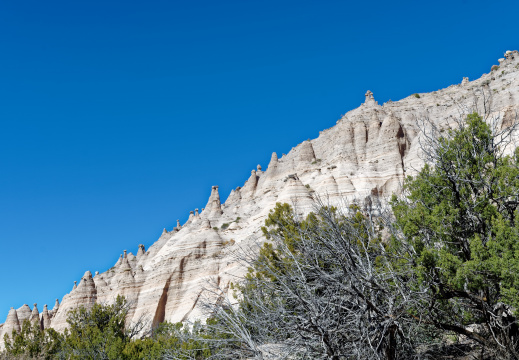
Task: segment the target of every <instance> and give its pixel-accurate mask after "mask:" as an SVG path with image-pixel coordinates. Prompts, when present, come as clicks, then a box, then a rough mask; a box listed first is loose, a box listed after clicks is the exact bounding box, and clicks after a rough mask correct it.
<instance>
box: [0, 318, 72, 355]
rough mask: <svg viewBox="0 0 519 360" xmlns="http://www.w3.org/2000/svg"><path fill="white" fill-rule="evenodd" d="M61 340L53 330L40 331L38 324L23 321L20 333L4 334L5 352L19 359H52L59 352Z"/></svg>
mask: <svg viewBox="0 0 519 360" xmlns="http://www.w3.org/2000/svg"><path fill="white" fill-rule="evenodd" d="M62 340H63V337H62V335H60V334H59V333H57V332H56V331H55V330H54V329H48V330H45V331H42V330H41V329H40V325H39V323H30V322H29V321H28V320H25V321H24V322H23V324H22V329H21V332H20V333H16V332H14V331H13V333H12V334H11V336H8V335H7V334H5V336H4V341H5V342H4V344H5V352H6V354H9V355H12V356H13V357H19V358H37V359H46V360H47V359H52V358H53V357H54V355H56V354H57V353H58V352H59V349H60V344H61V342H62Z"/></svg>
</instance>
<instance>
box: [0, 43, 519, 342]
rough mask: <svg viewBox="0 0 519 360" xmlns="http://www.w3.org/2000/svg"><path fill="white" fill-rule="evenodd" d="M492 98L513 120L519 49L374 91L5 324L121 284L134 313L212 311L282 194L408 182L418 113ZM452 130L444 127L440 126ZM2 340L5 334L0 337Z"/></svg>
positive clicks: (416, 161) (343, 193) (54, 315)
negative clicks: (480, 68) (147, 243)
mask: <svg viewBox="0 0 519 360" xmlns="http://www.w3.org/2000/svg"><path fill="white" fill-rule="evenodd" d="M485 107H486V108H487V109H488V108H490V109H491V110H492V112H493V113H492V115H493V116H494V117H496V118H499V119H500V120H499V121H500V123H499V126H505V125H507V124H510V123H511V122H512V121H513V120H514V119H515V117H516V113H517V111H518V110H519V53H518V52H517V51H514V52H507V54H506V56H505V58H504V59H500V66H499V68H498V69H497V70H493V71H491V72H490V73H488V74H484V75H483V76H482V77H481V78H479V79H477V80H475V81H472V82H469V81H468V79H466V78H464V79H463V81H462V83H461V84H459V85H452V86H449V87H448V88H446V89H442V90H438V91H435V92H432V93H424V94H417V95H415V94H413V95H410V96H408V97H407V98H404V99H402V100H400V101H397V102H388V103H385V104H383V105H379V104H378V103H377V102H376V101H375V99H374V97H373V94H372V93H371V92H370V91H368V92H367V93H366V100H365V102H364V104H362V105H361V106H360V107H358V108H357V109H354V110H352V111H350V112H348V113H346V114H345V115H344V116H343V117H342V118H341V119H339V121H338V122H337V125H335V126H334V127H332V128H330V129H326V130H324V131H322V132H321V133H320V135H319V137H318V138H317V139H313V140H308V141H304V142H303V143H301V144H299V145H298V146H296V147H294V148H293V149H292V150H291V151H290V152H289V153H288V154H287V155H283V156H282V157H280V158H278V156H277V155H276V154H275V153H274V154H272V158H271V160H270V163H269V165H268V167H267V169H266V170H263V169H262V168H261V167H260V166H258V167H257V169H254V170H252V171H251V175H250V177H249V179H248V180H247V181H246V182H245V184H244V185H243V186H241V187H237V188H236V189H234V190H232V191H231V193H230V195H229V196H228V197H227V199H226V200H225V202H223V203H222V202H221V199H220V195H219V192H218V187H217V186H213V188H212V191H211V196H210V198H209V200H208V202H207V204H206V205H205V208H204V209H202V211H200V212H199V211H198V209H196V210H195V211H193V212H191V214H190V216H189V220H188V221H187V222H186V223H185V224H184V225H182V226H180V224H178V226H177V227H176V228H174V229H171V230H170V231H167V230H166V229H165V230H164V232H163V233H162V235H161V237H160V238H159V239H158V240H157V241H156V242H155V244H153V246H151V247H150V248H149V249H148V250H147V251H146V250H145V249H144V247H143V246H139V248H138V251H137V253H136V255H133V254H132V253H126V251H125V252H124V254H122V255H121V257H120V258H119V260H118V261H117V263H116V264H115V265H114V267H112V268H111V269H109V270H108V271H105V272H103V273H101V274H99V273H96V274H95V276H92V274H91V273H90V271H87V272H86V273H85V275H84V276H83V277H82V278H81V279H80V281H79V284H74V287H73V289H72V291H71V292H70V293H68V294H66V295H65V296H64V297H63V299H62V301H61V303H59V302H58V301H57V300H56V304H55V305H54V308H53V309H52V310H48V309H47V305H45V306H44V308H43V311H42V313H39V312H38V309H37V306H36V304H35V305H34V307H33V309H32V310H31V309H30V307H29V306H27V305H24V306H22V307H21V308H19V309H16V310H15V309H14V308H11V310H10V311H9V314H8V316H7V319H6V322H5V323H4V324H2V325H0V339H3V334H5V333H10V332H11V331H12V330H19V329H20V325H21V324H22V322H23V320H25V319H29V320H31V321H39V322H40V324H41V326H42V327H43V328H47V327H53V328H55V329H56V330H58V331H62V330H64V329H65V327H66V317H67V312H68V311H69V310H70V309H72V308H74V307H77V306H80V305H84V306H87V307H88V306H91V304H93V303H94V302H110V301H112V300H113V299H114V298H115V297H116V296H117V295H118V294H122V295H125V296H126V297H127V298H128V299H130V300H131V301H132V302H133V304H134V305H133V308H132V313H131V317H132V319H133V320H136V319H138V318H139V317H140V316H141V315H146V316H148V317H149V318H150V320H151V324H152V325H156V324H158V323H160V322H162V321H173V322H176V321H181V320H185V319H187V318H191V319H192V318H198V317H200V316H202V314H201V312H200V310H199V308H198V307H197V306H196V305H197V301H199V299H200V297H201V296H202V292H203V290H202V289H203V288H204V286H206V281H207V280H208V279H216V281H217V282H218V283H219V286H220V287H222V288H224V289H225V288H226V287H227V286H228V284H229V282H230V281H231V280H233V279H234V278H233V277H234V276H236V275H238V276H239V275H240V274H242V273H243V271H244V269H243V268H241V267H240V266H239V265H238V264H237V263H236V262H235V261H234V260H233V257H232V256H231V253H232V252H233V250H235V249H237V248H238V246H247V245H248V244H252V243H254V242H255V241H257V240H261V231H260V227H261V225H262V224H263V222H264V220H265V218H266V216H267V214H268V212H269V210H270V209H271V208H273V207H274V205H275V204H276V202H289V203H292V204H294V205H295V206H296V208H297V211H298V212H300V213H302V214H304V213H307V212H308V211H310V210H312V206H313V200H312V197H313V196H315V195H319V196H321V197H323V198H325V199H326V201H329V202H331V203H341V202H343V201H344V199H350V200H351V199H354V198H355V199H357V200H359V199H360V200H361V201H366V199H377V198H384V197H387V196H390V195H391V194H392V193H394V192H398V191H400V189H401V184H402V181H403V179H404V177H405V176H406V175H409V174H412V173H413V172H415V171H416V170H418V169H419V168H420V167H421V165H422V160H421V157H420V154H421V150H420V142H419V138H420V136H421V132H420V127H419V126H418V122H419V121H420V120H424V119H428V120H429V121H431V122H432V123H433V124H435V125H436V126H437V127H439V128H440V129H447V128H449V127H450V126H453V125H454V124H455V121H454V120H455V119H458V118H460V116H461V115H460V114H462V113H468V112H470V111H473V110H475V109H477V110H479V111H480V112H482V111H483V110H484V109H485ZM440 131H442V130H440ZM0 341H1V340H0Z"/></svg>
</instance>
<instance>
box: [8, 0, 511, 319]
mask: <svg viewBox="0 0 519 360" xmlns="http://www.w3.org/2000/svg"><path fill="white" fill-rule="evenodd" d="M517 13H519V2H517V1H499V0H497V1H493V2H492V3H490V2H488V1H486V2H483V1H468V0H467V1H460V0H451V1H435V2H423V1H396V2H394V1H393V2H387V1H371V2H368V1H363V2H360V1H359V2H351V1H305V0H298V1H280V0H276V1H269V0H266V1H246V0H241V1H226V0H220V1H131V0H125V1H110V0H103V1H97V0H90V1H53V0H49V1H25V0H17V1H2V2H0V49H1V53H0V54H1V56H0V125H1V130H0V244H1V245H2V255H1V260H0V287H1V289H2V290H1V296H0V323H1V322H3V321H4V320H5V317H6V316H7V312H8V310H9V308H10V307H11V306H14V307H16V308H18V307H20V306H21V305H23V304H24V303H27V304H30V305H31V306H32V304H33V303H34V302H37V303H38V305H39V309H40V311H41V309H42V308H43V304H45V303H47V304H49V305H52V304H53V303H54V299H55V298H59V299H60V300H61V298H62V297H63V295H64V294H66V293H67V292H69V291H70V290H71V289H72V285H73V281H74V280H79V279H80V277H81V276H82V274H83V273H84V272H85V271H86V270H90V271H92V272H94V271H96V270H98V271H104V270H106V269H108V268H109V267H111V266H112V265H113V264H114V263H115V262H116V260H117V259H118V257H119V254H120V253H122V251H123V250H124V249H128V251H133V252H134V253H135V252H136V250H137V245H138V244H140V243H142V244H145V245H146V247H149V246H150V245H151V244H153V242H154V241H155V240H156V239H157V238H158V237H159V236H160V233H161V232H162V229H163V228H164V227H166V228H167V229H171V228H172V227H173V226H174V225H175V223H176V219H181V221H185V220H186V219H187V216H188V215H189V211H190V210H193V209H194V208H197V207H198V208H202V207H203V206H204V205H205V203H206V201H207V198H208V197H209V194H210V191H211V185H219V186H220V191H221V195H222V197H223V199H225V198H226V197H227V195H228V194H229V192H230V190H231V189H232V188H235V187H236V186H241V185H242V184H243V182H244V181H245V180H246V179H247V178H248V176H249V175H250V170H251V169H253V168H255V166H256V165H257V164H261V165H262V166H264V167H266V166H267V164H268V160H269V159H270V155H271V153H272V152H273V151H276V152H277V153H278V154H281V153H287V152H288V151H290V149H291V148H292V147H293V146H295V145H297V144H298V143H299V142H301V141H303V140H306V139H308V138H315V137H317V136H318V134H319V131H320V130H323V129H325V128H329V127H331V126H333V125H334V124H335V122H336V121H337V119H338V118H339V117H340V116H341V114H344V113H345V112H347V111H348V110H351V109H353V108H355V107H357V106H358V105H360V103H361V102H362V101H363V99H364V93H365V92H366V90H368V89H370V90H371V91H373V93H374V95H375V98H376V99H377V100H378V101H379V102H380V103H382V102H385V101H387V100H389V99H392V100H399V99H401V98H403V97H406V96H408V95H409V94H412V93H415V92H426V91H434V90H437V89H440V88H443V87H446V86H448V85H450V84H453V83H459V82H461V80H462V77H464V76H468V77H469V78H470V79H474V78H477V77H479V76H481V75H482V74H483V73H486V72H488V71H489V70H490V67H491V66H492V65H493V64H497V59H498V58H500V57H502V55H503V53H504V51H506V50H514V49H519V43H518V42H519V40H518V39H519V38H518V36H517V35H518V31H517V24H516V23H515V22H514V21H513V20H512V17H511V16H510V15H511V14H517Z"/></svg>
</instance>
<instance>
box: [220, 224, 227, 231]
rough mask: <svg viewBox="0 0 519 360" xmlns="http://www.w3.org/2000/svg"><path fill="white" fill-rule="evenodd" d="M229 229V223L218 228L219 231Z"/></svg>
mask: <svg viewBox="0 0 519 360" xmlns="http://www.w3.org/2000/svg"><path fill="white" fill-rule="evenodd" d="M228 227H229V223H224V224H222V226H220V229H222V230H225V229H227V228H228Z"/></svg>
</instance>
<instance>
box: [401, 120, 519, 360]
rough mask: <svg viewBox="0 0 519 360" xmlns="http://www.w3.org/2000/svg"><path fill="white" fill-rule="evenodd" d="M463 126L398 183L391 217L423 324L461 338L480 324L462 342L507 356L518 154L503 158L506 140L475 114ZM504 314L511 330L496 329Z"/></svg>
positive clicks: (514, 280) (518, 282)
mask: <svg viewBox="0 0 519 360" xmlns="http://www.w3.org/2000/svg"><path fill="white" fill-rule="evenodd" d="M466 120H467V121H466V124H460V125H461V127H460V129H458V130H455V131H449V134H448V137H442V138H439V139H438V141H437V143H435V144H434V146H433V148H432V149H431V151H432V152H431V153H429V155H430V156H431V157H432V160H433V162H432V163H430V164H426V165H425V167H424V168H423V169H422V171H420V173H419V174H418V175H417V176H416V177H415V178H411V177H409V178H408V179H407V180H406V184H405V189H406V191H407V194H406V195H407V198H402V199H397V198H396V197H394V198H393V201H392V205H393V211H394V214H395V216H396V219H397V223H398V225H399V226H400V228H401V229H402V231H403V233H404V235H405V237H406V239H407V241H408V242H410V243H411V244H412V245H413V246H414V249H415V250H416V257H415V260H414V261H415V271H416V273H417V275H418V276H419V279H420V280H421V281H422V282H423V283H425V284H427V285H428V286H429V289H430V291H429V296H430V299H429V306H430V313H429V318H430V320H431V321H433V322H434V323H436V324H437V326H438V327H442V328H444V329H449V330H453V331H456V332H459V333H463V334H465V335H467V333H466V331H465V327H466V326H467V325H469V324H484V325H485V328H482V330H481V331H479V332H478V331H474V332H470V334H468V335H469V337H471V338H472V339H474V340H476V341H479V342H481V343H483V344H486V345H487V346H494V345H496V342H495V341H494V339H496V338H497V339H499V342H502V343H503V344H504V345H503V346H504V347H505V348H507V350H506V351H512V350H511V349H512V348H516V345H515V344H512V343H511V341H512V340H511V338H510V336H516V333H517V324H516V323H515V320H513V321H512V318H511V311H514V312H516V313H517V309H518V308H519V307H518V306H519V228H518V226H519V224H518V223H517V207H518V204H519V168H518V165H519V152H518V151H517V150H516V151H515V152H514V153H513V154H511V155H505V154H504V153H503V150H504V149H503V146H504V144H506V142H503V141H504V140H506V137H507V136H508V135H509V134H508V133H507V132H506V131H505V132H503V133H501V134H495V133H493V132H492V129H491V128H490V127H489V125H488V124H487V123H485V121H484V120H483V119H482V118H481V117H480V116H479V115H478V114H475V113H474V114H471V115H469V116H468V117H467V119H466ZM499 304H504V305H505V306H504V307H503V306H500V305H499ZM498 308H499V309H498ZM506 314H508V315H506ZM504 315H506V317H508V320H506V322H509V321H512V323H507V324H501V323H500V321H505V320H504V319H503V316H504ZM491 333H494V337H492V336H490V335H491ZM496 346H497V345H496ZM498 347H499V346H498ZM514 358H515V357H514Z"/></svg>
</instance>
